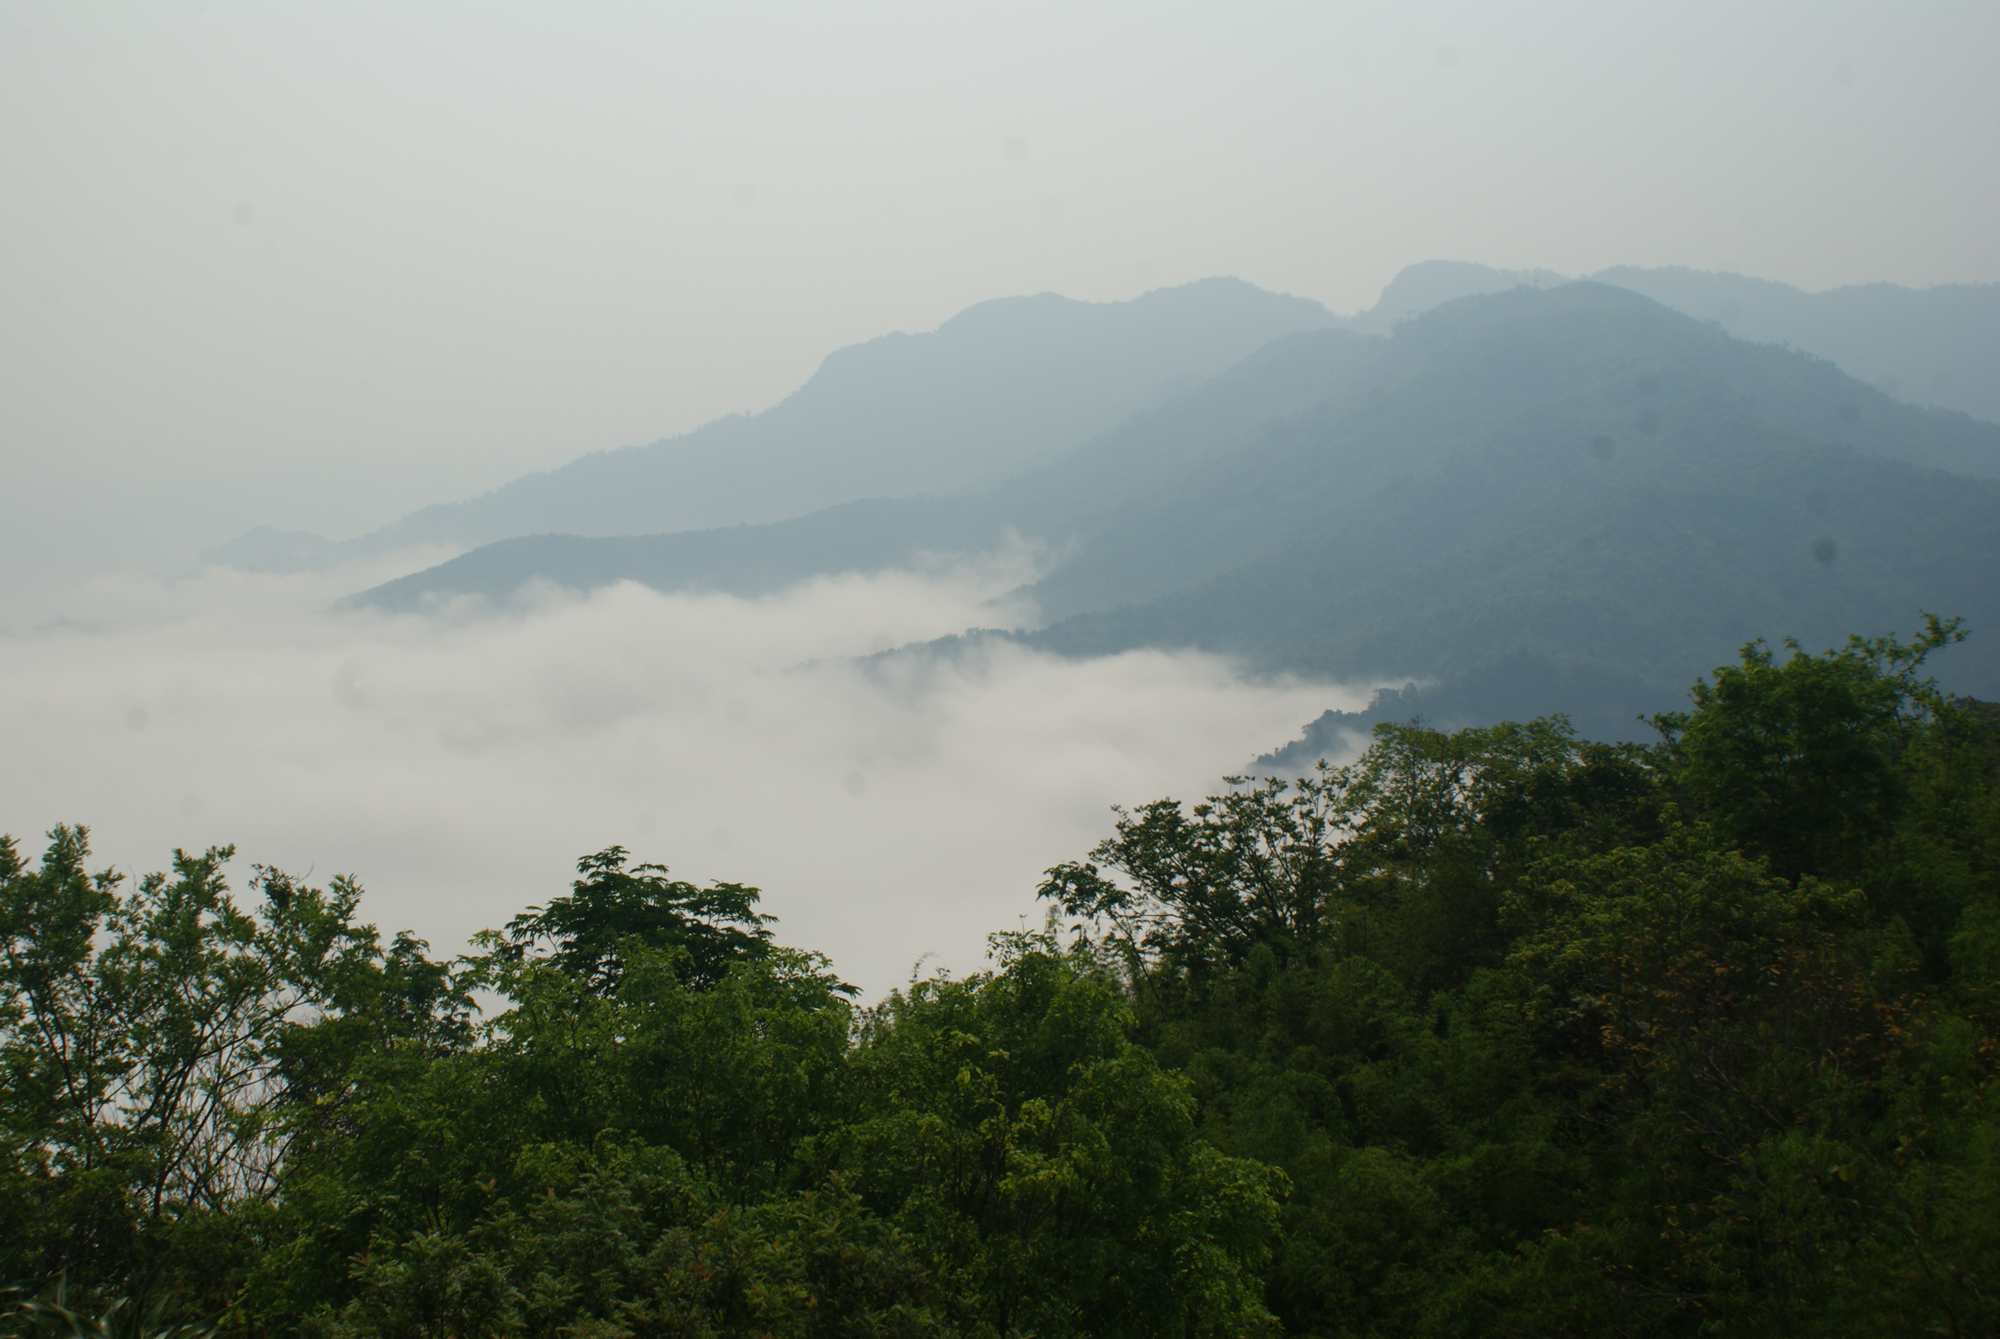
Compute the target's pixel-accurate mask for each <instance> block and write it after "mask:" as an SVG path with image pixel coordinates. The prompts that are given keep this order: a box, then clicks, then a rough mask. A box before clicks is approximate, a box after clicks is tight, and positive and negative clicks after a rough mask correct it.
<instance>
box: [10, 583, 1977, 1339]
mask: <svg viewBox="0 0 2000 1339" xmlns="http://www.w3.org/2000/svg"><path fill="white" fill-rule="evenodd" d="M1960 635H1961V633H1960V629H1959V628H1958V626H1957V625H1956V624H1955V623H1953V622H1950V621H1945V620H1938V619H1930V620H1927V622H1926V624H1925V626H1924V628H1923V630H1922V631H1921V632H1920V633H1919V634H1918V636H1917V637H1916V638H1915V639H1914V640H1913V641H1911V642H1907V643H1905V642H1902V641H1900V640H1897V639H1894V638H1880V639H1873V640H1862V639H1857V640H1854V641H1851V642H1849V643H1848V644H1847V645H1846V646H1845V647H1843V648H1840V649H1838V650H1835V651H1831V652H1827V653H1824V654H1819V655H1813V654H1808V653H1806V652H1804V651H1803V650H1802V649H1800V648H1798V647H1796V646H1794V647H1792V648H1791V650H1790V654H1789V655H1788V656H1786V657H1785V658H1783V659H1780V658H1779V657H1778V656H1776V655H1774V654H1772V653H1771V652H1770V650H1769V649H1768V648H1767V647H1765V646H1764V645H1762V644H1761V643H1752V644H1750V645H1749V646H1746V647H1745V648H1744V649H1743V652H1742V654H1741V656H1740V657H1739V658H1738V660H1737V661H1736V663H1734V664H1729V665H1724V666H1722V667H1720V668H1719V669H1717V670H1716V671H1715V673H1714V675H1713V676H1711V677H1710V678H1709V679H1708V680H1706V681H1704V682H1703V683H1701V684H1699V685H1697V686H1696V688H1695V690H1694V693H1693V695H1692V701H1691V703H1690V705H1689V707H1688V708H1687V709H1686V710H1684V711H1681V712H1677V713H1669V714H1665V715H1662V716H1660V717H1658V718H1656V719H1657V723H1658V726H1659V729H1660V735H1661V739H1660V742H1659V743H1657V744H1654V745H1649V746H1641V745H1637V744H1620V745H1607V744H1598V743H1592V742H1589V741H1586V740H1583V739H1581V738H1579V737H1578V736H1577V734H1576V732H1575V731H1574V730H1572V729H1571V728H1570V726H1569V725H1568V723H1567V722H1566V721H1564V720H1562V719H1561V718H1548V719H1540V720H1535V721H1530V722H1528V723H1525V724H1505V725H1499V726H1493V727H1489V728H1484V729H1474V730H1460V731H1455V732H1445V731H1438V730H1432V729H1427V728H1423V727H1421V726H1415V725H1400V726H1384V727H1382V728H1381V729H1379V730H1378V731H1377V733H1376V736H1375V739H1374V742H1373V744H1372V746H1371V747H1370V748H1369V749H1368V750H1367V751H1366V752H1365V753H1364V754H1362V755H1361V756H1360V757H1359V758H1358V759H1356V760H1355V761H1353V762H1351V763H1348V764H1346V765H1342V766H1323V767H1321V768H1319V769H1317V770H1315V771H1313V772H1311V773H1310V774H1308V775H1306V776H1303V777H1300V778H1298V779H1296V780H1290V781H1287V780H1282V779H1266V780H1261V781H1248V780H1242V779H1238V780H1236V781H1232V782H1231V783H1230V784H1229V785H1228V786H1227V788H1226V789H1224V790H1222V791H1221V792H1220V793H1218V794H1216V795H1214V796H1211V797H1209V798H1207V799H1206V800H1204V801H1202V802H1200V803H1197V804H1192V805H1187V804H1182V803H1179V802H1176V801H1174V800H1160V801H1156V802H1154V803H1150V804H1146V805H1142V806H1140V807H1138V808H1136V809H1133V810H1130V811H1124V812H1121V813H1120V814H1119V815H1118V816H1117V819H1116V822H1115V825H1114V829H1113V831H1112V833H1111V835H1110V836H1109V837H1107V838H1106V840H1105V841H1104V842H1102V843H1100V845H1099V846H1098V847H1097V848H1096V849H1095V850H1094V851H1093V852H1091V853H1090V855H1089V857H1088V858H1087V859H1084V860H1081V861H1075V862H1070V863H1065V864H1062V865H1058V866H1056V867H1055V868H1053V869H1051V870H1050V871H1049V872H1048V875H1047V877H1046V879H1045V880H1044V882H1043V884H1042V888H1041V892H1042V896H1043V897H1044V898H1045V899H1046V901H1047V903H1048V905H1049V907H1050V910H1051V921H1050V924H1049V926H1048V927H1047V928H1046V929H1044V930H1041V931H1038V932H1016V933H1011V934H1003V935H998V936H995V938H994V941H993V953H992V965H991V967H990V969H989V970H987V971H984V972H981V973H978V974H976V975H973V976H971V977H968V978H965V979H963V980H954V979H949V978H943V977H934V978H931V979H927V980H917V981H913V982H912V983H911V984H910V985H909V986H908V987H907V988H906V989H904V990H902V991H898V992H896V993H894V994H892V995H891V996H889V997H888V998H887V999H885V1000H883V1001H881V1002H879V1003H878V1004H876V1005H874V1006H873V1007H870V1008H866V1009H863V1008H858V1007H857V1006H856V1005H855V1003H854V1002H853V1000H852V998H851V997H852V994H853V992H852V989H851V988H850V987H848V986H846V985H845V984H843V983H842V982H841V981H840V980H839V978H838V977H837V976H836V975H835V974H834V972H833V970H832V967H831V965H830V964H829V963H827V962H826V961H825V960H824V959H823V958H820V957H818V956H817V955H814V954H810V953H804V952H800V951H798V950H795V949H791V948H787V947H784V946H782V945H780V944H779V943H777V942H776V940H775V938H774V937H773V934H772V931H771V928H770V925H771V922H770V918H769V917H768V916H766V915H764V914H763V913H761V912H759V911H758V910H757V909H756V903H757V893H756V890H754V889H750V888H747V887H744V886H742V885H736V884H728V883H721V884H714V885H710V886H708V887H697V886H695V885H693V884H689V883H686V882H683V881H678V880H674V879H672V878H671V877H670V876H669V874H668V872H667V870H665V869H664V868H662V867H660V866H657V865H647V864H638V865H634V864H632V863H631V862H630V860H629V858H628V855H627V853H626V852H625V851H624V850H623V849H622V848H617V847H613V848H609V849H608V850H605V851H602V852H598V853H596V854H595V855H591V856H587V857H585V858H584V859H583V860H582V861H581V862H580V863H579V867H578V876H579V877H578V879H577V881H576V883H575V885H574V886H573V888H572V891H571V893H570V895H568V896H566V897H562V898H558V899H556V900H554V901H552V902H550V903H548V904H547V905H546V906H543V907H538V908H530V909H529V910H528V911H527V912H525V913H524V914H523V915H522V916H520V917H517V918H516V919H515V920H514V921H512V922H510V924H509V925H508V926H507V927H505V928H504V929H503V930H501V931H497V932H493V933H489V934H487V935H484V936H481V937H480V938H479V939H478V941H477V942H476V943H475V946H474V952H473V954H472V956H470V957H468V958H466V959H463V960H460V961H458V962H454V963H446V962H438V961H434V960H432V959H430V958H429V957H428V956H427V950H426V949H425V947H424V946H423V945H422V944H421V943H420V942H418V941H416V940H413V939H410V938H408V937H406V936H405V937H399V938H396V939H394V940H391V941H390V942H389V943H388V944H386V945H385V944H383V943H382V941H381V939H380V937H379V936H378V935H377V934H376V932H375V931H374V930H373V929H372V928H370V927H368V926H366V925H363V924H360V923H359V922H358V921H357V920H356V918H355V915H356V910H357V907H358V899H359V889H358V888H356V886H355V885H354V884H353V882H352V881H351V880H347V879H336V880H334V881H333V882H332V883H330V884H329V885H328V886H327V887H326V888H325V889H316V888H311V887H307V886H305V885H304V884H302V883H301V882H299V881H297V880H294V879H291V878H289V877H287V876H285V875H283V874H282V873H279V872H277V871H273V870H268V869H260V870H258V871H256V873H255V876H254V877H253V879H252V881H251V890H252V891H253V892H254V893H255V894H256V898H257V901H256V903H255V905H254V906H253V907H252V908H250V909H245V908H243V907H240V906H239V905H238V904H237V902H236V901H235V899H234V898H233V896H232V895H231V894H230V892H229V890H228V888H227V886H226V883H225V880H224V877H223V871H224V866H225V863H226V862H227V860H228V859H229V852H228V851H227V850H225V849H218V850H214V851H209V852H205V853H203V854H201V855H199V856H194V855H188V854H186V853H176V856H175V859H174V862H173V867H172V870H171V872H169V873H166V874H160V875H154V876H150V877H148V878H146V879H143V880H141V881H139V882H138V884H137V885H136V886H131V885H128V884H127V883H126V882H125V881H123V880H122V879H120V878H119V877H118V876H116V875H114V874H111V873H95V874H93V873H91V872H89V845H88V839H87V834H86V833H85V832H84V831H83V830H82V829H80V828H58V829H57V830H56V831H55V832H53V833H52V834H50V839H49V844H48V846H47V848H46V849H45V851H44V853H43V855H42V858H41V860H40V862H39V864H38V865H36V866H32V867H31V866H30V865H29V864H28V863H27V862H26V861H25V860H24V859H23V858H22V857H21V855H20V853H19V851H18V848H17V847H16V845H15V844H14V843H13V842H12V841H6V842H4V843H0V948H3V949H4V960H0V1065H4V1072H5V1077H6V1084H5V1087H4V1090H0V1138H4V1140H5V1148H6V1153H7V1160H6V1162H5V1163H4V1165H0V1253H4V1254H0V1267H4V1269H5V1270H6V1272H7V1273H8V1274H9V1275H11V1276H12V1277H13V1278H15V1279H17V1280H20V1281H21V1282H22V1284H23V1285H24V1286H26V1287H27V1288H28V1289H30V1290H31V1291H33V1292H34V1293H35V1295H36V1296H37V1297H38V1298H39V1300H33V1301H22V1302H20V1303H18V1304H17V1305H16V1306H15V1309H14V1311H13V1312H11V1313H9V1314H8V1318H7V1324H8V1325H9V1326H10V1327H11V1329H12V1330H13V1331H19V1332H23V1333H30V1334H35V1333H57V1334H60V1333H70V1334H114V1333H127V1332H132V1333H161V1334H164V1333H172V1332H175V1331H173V1329H172V1328H171V1327H174V1326H180V1325H195V1326H207V1327H214V1328H215V1329H216V1330H217V1331H218V1332H220V1333H225V1334H243V1335H253V1334H276V1333H284V1334H311V1335H321V1336H328V1337H329V1339H331V1337H334V1336H340V1337H345V1336H361V1335H463V1336H473V1335H480V1336H516V1335H521V1336H526V1335H564V1336H588V1337H590V1339H610V1337H611V1336H640V1335H718V1336H720V1335H738V1334H766V1335H786V1336H802V1337H803V1336H835V1335H838V1336H859V1335H868V1336H898V1335H908V1336H916V1335H947V1336H949V1335H960V1336H982V1337H996V1339H997V1337H998V1336H1015V1335H1019V1336H1026V1335H1094V1336H1095V1335H1134V1336H1137V1335H1155V1334H1163V1333H1178V1334H1187V1335H1216V1336H1221V1335H1243V1334H1257V1333H1275V1332H1283V1333H1290V1334H1300V1335H1324V1336H1376V1335H1415V1336H1466V1335H1474V1334H1478V1335H1520V1336H1528V1335H1538V1336H1539V1335H1566V1334H1579V1335H1580V1334H1591V1335H1599V1334H1605V1335H1631V1336H1641V1335H1643V1336H1679V1335H1688V1336H1693V1335H1738V1334H1740V1335H1765V1334H1779V1333H1811V1334H1830V1335H1875V1334H1883V1333H1918V1334H1923V1333H1934V1334H1942V1335H1973V1334H1987V1333H1993V1332H1995V1331H1996V1330H2000V1274H1996V1265H1995V1262H1996V1261H2000V860H1996V855H1997V854H2000V847H1996V835H1995V834H1996V833H2000V716H1996V713H1995V711H1994V709H1992V708H1991V707H1988V706H1985V705H1983V704H1979V703H1972V702H1966V701H1954V700H1951V699H1948V698H1946V697H1945V696H1943V695H1942V694H1941V693H1940V692H1939V691H1938V690H1937V689H1936V687H1935V685H1934V684H1932V683H1931V682H1930V681H1929V680H1928V679H1927V678H1925V677H1924V675H1923V670H1924V667H1925V665H1926V662H1927V658H1928V657H1929V656H1930V655H1932V654H1933V653H1936V652H1938V651H1941V650H1943V649H1944V648H1946V647H1948V646H1949V645H1951V644H1952V643H1953V642H1954V641H1956V640H1957V639H1958V637H1959V636H1960ZM474 992H478V993H479V997H480V998H481V999H482V1000H485V1001H486V1002H487V1003H488V1004H489V1006H490V1007H489V1008H488V1010H487V1011H486V1013H485V1014H484V1015H479V1014H477V1013H476V1012H475V1011H474V1009H473V1007H472V998H473V993H474ZM59 1287H60V1288H61V1289H62V1291H61V1292H59V1293H58V1292H56V1291H54V1290H55V1289H57V1288H59ZM22 1296H23V1297H25V1296H27V1294H22ZM140 1318H144V1319H143V1321H141V1320H140ZM65 1326H66V1327H67V1328H64V1327H65Z"/></svg>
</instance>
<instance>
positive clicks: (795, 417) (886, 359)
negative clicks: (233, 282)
mask: <svg viewBox="0 0 2000 1339" xmlns="http://www.w3.org/2000/svg"><path fill="white" fill-rule="evenodd" d="M1338 322H1339V318H1337V317H1336V316H1334V314H1333V313H1332V312H1330V311H1328V310H1327V309H1326V308H1325V307H1323V306H1321V305H1320V304H1319V303H1316V302H1311V301H1308V300H1306V299H1304V298H1295V297H1286V296H1283V295H1280V294H1275V293H1269V292H1265V291H1264V290H1262V289H1260V288H1256V287H1254V286H1252V285H1250V284H1247V283H1243V282H1242V281H1240V280H1235V279H1207V280H1202V281H1200V282H1197V283H1191V284H1186V285H1183V286H1180V287H1177V288H1166V289H1160V290H1158V291H1155V292H1152V293H1147V294H1145V295H1144V296H1142V297H1138V298H1134V299H1132V300H1130V301H1127V302H1106V303H1091V302H1079V301H1074V300H1072V299H1069V298H1063V297H1058V296H1056V295H1055V294H1052V293H1044V294H1041V295H1039V296H1035V297H1019V298H1003V299H999V300H996V301H992V302H983V303H980V304H978V305H977V306H974V307H971V308H969V309H967V310H966V311H963V312H961V313H959V314H958V315H957V316H954V317H953V318H952V319H950V320H949V321H946V322H945V323H944V324H943V325H942V326H940V327H938V328H937V329H936V330H934V331H929V332H926V333H922V334H904V333H898V334H891V335H885V336H883V337H882V338H880V339H875V340H871V341H869V342H867V343H865V344H858V345H854V346H852V347H850V348H845V349H841V350H838V351H836V352H835V353H833V354H832V355H830V356H829V357H828V358H827V359H826V361H825V362H824V363H822V364H821V366H820V368H819V370H818V371H817V372H815V373H814V374H813V376H812V377H811V379H809V380H808V381H807V382H806V383H805V384H804V385H803V386H801V387H800V388H799V389H798V390H797V391H795V392H793V393H792V394H791V395H790V396H788V397H787V398H786V399H784V400H783V401H781V402H780V403H778V404H776V405H774V406H772V407H771V408H769V409H767V410H764V411H763V412H761V413H756V414H749V415H739V416H735V417H731V418H725V419H721V420H718V421H716V422H714V423H710V424H708V425H707V426H705V427H702V428H698V429H696V430H694V431H693V432H689V433H685V434H683V435H681V436H678V437H673V438H668V439H666V440H663V441H658V442H653V443H651V444H649V445H645V446H636V447H629V448H625V449H622V450H615V451H603V452H598V453H596V454H594V455H588V456H584V457H582V458H580V459H578V460H575V461H572V462H571V463H569V464H567V465H564V466H562V467H561V468H559V469H555V470H550V471H547V472H545V473H540V474H533V475H529V476H527V477H525V478H521V479H517V480H515V481H513V482H512V483H509V484H506V485H504V486H503V487H501V488H498V489H495V490H494V491H492V492H490V493H486V494H483V495H481V496H479V497H475V498H471V499H467V500H465V501H461V502H453V503H447V504H443V505H439V506H433V507H427V508H424V509H423V510H421V511H418V512H415V513H412V514H410V515H408V516H405V517H403V518H402V519H401V520H398V521H396V522H394V523H392V524H390V525H387V526H385V527H383V528H382V529H380V530H377V531H375V532H373V533H371V534H369V535H366V536H363V537H362V538H360V539H358V540H353V541H349V542H347V543H344V544H341V545H338V546H334V548H332V549H331V550H330V552H331V553H332V554H333V555H334V556H338V557H355V556H362V555H366V554H374V553H383V552H389V551H393V550H395V549H399V548H407V547H411V546H414V545H418V544H463V545H475V544H483V543H488V542H491V541H494V540H503V539H511V538H515V537H519V536H524V535H545V534H555V533H561V534H572V535H594V536H605V535H630V534H660V533H665V532H669V531H676V530H687V529H706V528H713V527H718V526H728V525H738V524H746V523H762V522H770V521H775V520H779V519H782V518H785V517H790V516H798V515H802V514H804V513H807V512H810V511H814V510H817V509H819V508H822V507H829V506H835V505H838V504H840V503H845V502H851V501H855V500H857V499H862V498H869V497H880V496H907V495H914V494H925V493H952V492H962V491H966V490H971V489H977V488H980V487H983V486H986V485H990V484H994V483H998V482H999V481H1001V480H1004V479H1007V478H1010V477H1013V476H1015V475H1017V474H1019V473H1020V472H1022V471H1023V470H1024V469H1027V468H1029V467H1031V466H1033V465H1035V464H1037V463H1039V462H1043V461H1047V460H1050V459H1053V458H1055V457H1057V456H1059V455H1061V454H1062V453H1063V452H1065V451H1066V450H1068V449H1069V448H1071V447H1074V446H1075V445H1077V444H1078V443H1080V442H1082V441H1084V440H1086V439H1088V438H1089V437H1091V436H1092V435H1093V434H1096V433H1099V432H1102V431H1104V430H1105V429H1108V428H1110V427H1112V426H1113V425H1115V424H1117V423H1119V422H1120V421H1121V420H1123V419H1125V418H1127V417H1128V416H1130V415H1132V414H1134V413H1136V412H1138V411H1139V410H1141V409H1142V408H1144V407H1145V406H1147V405H1149V404H1152V403H1154V402H1156V401H1158V400H1159V399H1160V398H1161V397H1162V396H1165V395H1168V394H1170V393H1171V392H1172V391H1173V390H1174V389H1175V388H1177V387H1181V386H1185V385H1189V384H1192V383H1194V382H1198V381H1200V380H1202V379H1204V378H1206V377H1208V376H1211V375H1212V374H1214V373H1215V372H1217V371H1219V370H1221V369H1223V368H1225V367H1227V366H1229V365H1230V364H1232V363H1234V362H1236V361H1238V360H1239V359H1241V358H1243V357H1245V356H1246V355H1248V354H1250V353H1252V352H1254V351H1255V350H1257V349H1258V348H1260V347H1262V346H1263V345H1265V344H1267V343H1269V342H1270V341H1271V340H1273V339H1276V338H1279V337H1280V336H1283V335H1287V334H1291V333H1294V332H1297V331H1308V330H1320V329H1327V328H1331V327H1333V326H1335V325H1336V324H1338ZM263 547H264V546H263V545H261V544H259V543H257V542H255V541H254V540H252V541H250V542H247V543H246V542H245V541H238V542H237V545H236V546H234V547H232V546H224V547H223V548H222V549H221V550H220V551H218V552H219V555H220V556H222V557H224V558H228V557H231V556H233V554H234V552H235V551H236V548H243V549H247V550H248V551H249V553H250V554H251V555H252V556H253V557H258V556H261V554H262V552H263ZM322 556H324V555H322Z"/></svg>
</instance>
